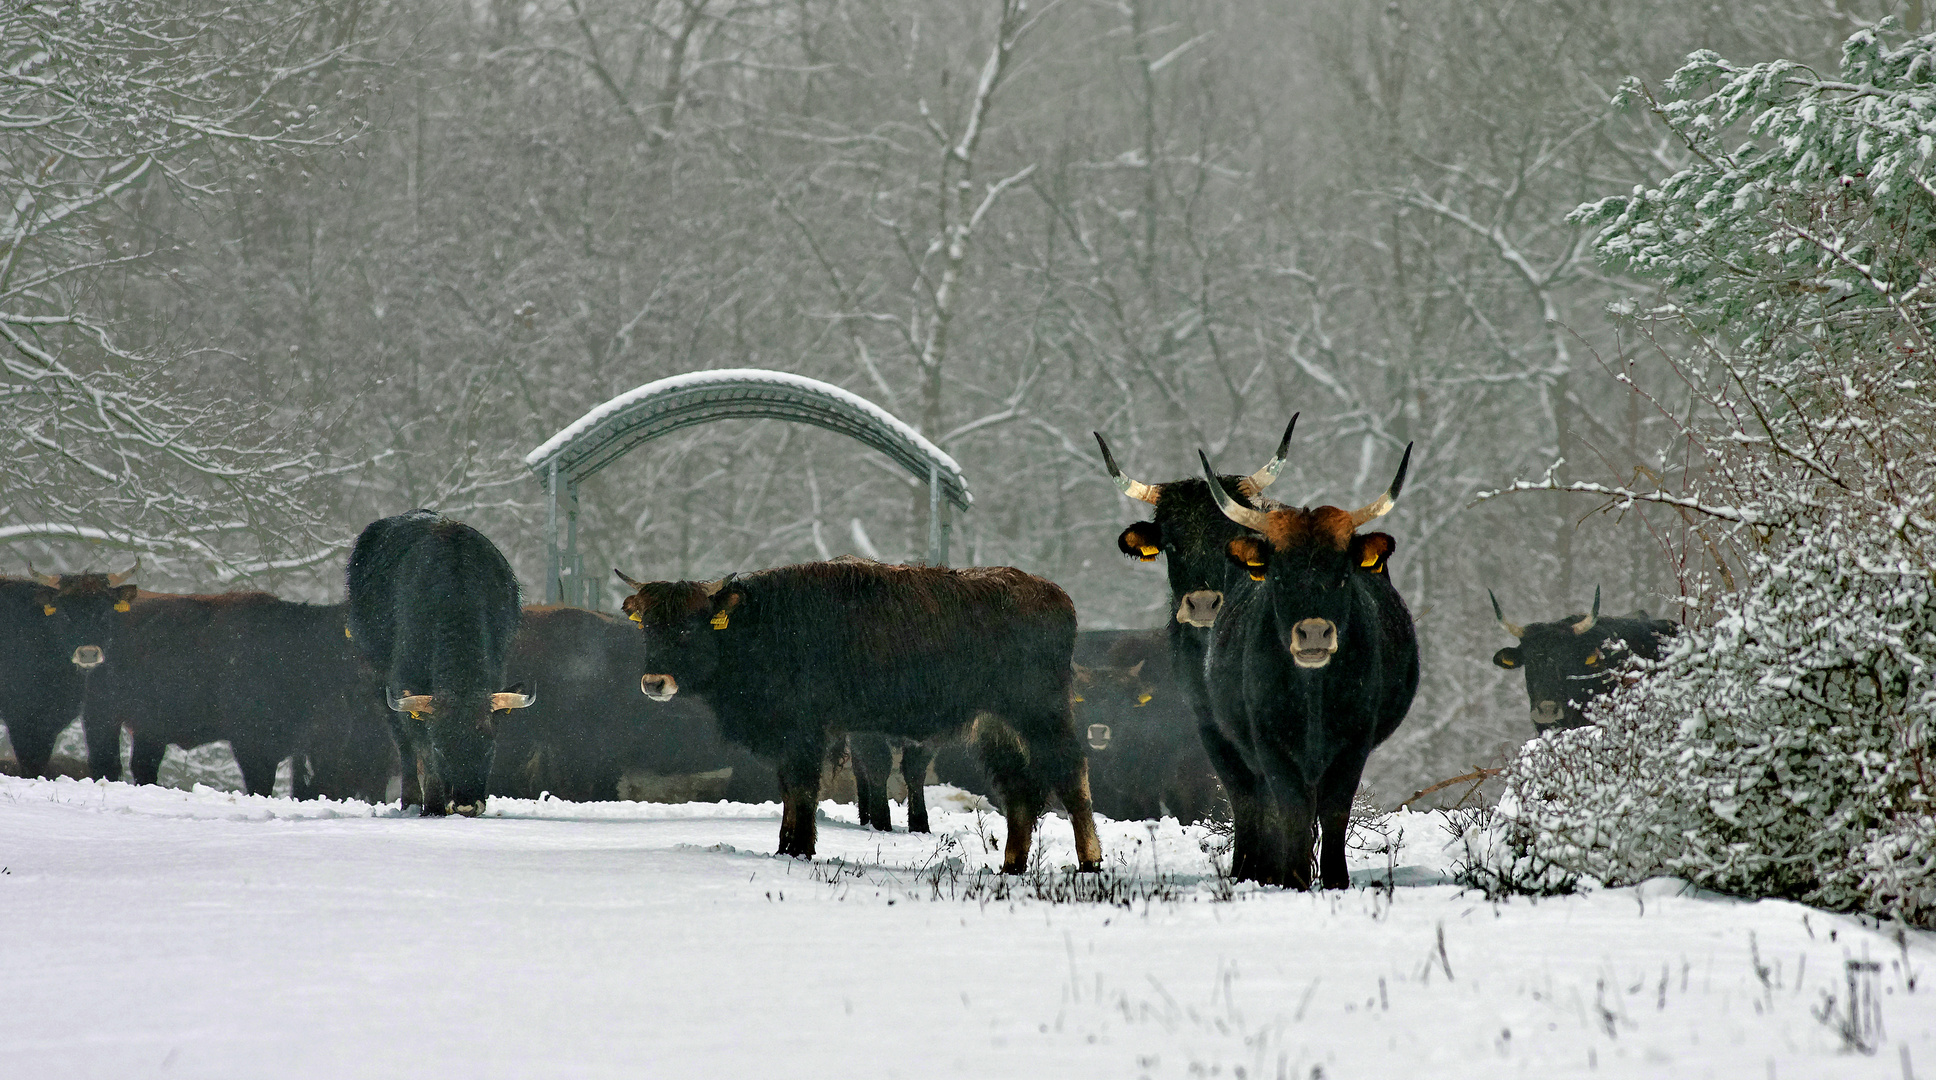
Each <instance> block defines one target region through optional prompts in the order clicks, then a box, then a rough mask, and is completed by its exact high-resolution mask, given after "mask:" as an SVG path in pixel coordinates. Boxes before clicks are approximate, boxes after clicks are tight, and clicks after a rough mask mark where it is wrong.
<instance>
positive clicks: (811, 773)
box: [619, 561, 1102, 873]
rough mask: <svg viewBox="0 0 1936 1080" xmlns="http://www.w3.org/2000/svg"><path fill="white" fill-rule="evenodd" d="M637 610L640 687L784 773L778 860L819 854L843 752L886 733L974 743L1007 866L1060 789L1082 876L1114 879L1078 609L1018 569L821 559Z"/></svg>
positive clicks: (653, 585) (1017, 859)
mask: <svg viewBox="0 0 1936 1080" xmlns="http://www.w3.org/2000/svg"><path fill="white" fill-rule="evenodd" d="M619 577H621V578H622V579H624V580H625V582H626V583H627V584H629V585H631V586H632V587H633V588H635V589H636V590H637V592H636V593H634V594H633V595H632V596H629V597H626V599H625V605H624V608H625V613H626V614H627V615H628V616H630V617H631V618H632V620H633V621H634V622H636V623H638V624H639V626H640V628H641V629H642V630H643V631H644V634H645V642H646V652H647V656H648V662H649V664H650V667H649V668H648V669H647V670H648V672H649V673H648V674H647V675H646V676H645V677H644V678H643V679H642V680H641V682H640V688H641V689H642V690H644V691H645V693H646V695H647V696H648V697H651V698H653V699H655V700H661V701H668V700H671V699H672V698H673V697H674V695H677V694H680V693H691V694H697V695H699V696H700V697H702V698H704V699H705V701H706V703H707V704H708V705H710V706H711V707H712V710H713V714H714V715H715V716H716V717H717V718H718V721H719V728H720V733H721V734H722V735H724V736H725V737H726V738H727V739H728V740H730V741H733V742H736V743H738V744H740V745H742V746H745V747H746V748H747V749H749V750H751V751H753V752H754V753H756V754H759V755H760V756H762V757H765V758H767V759H769V760H772V761H774V762H775V763H776V765H777V766H778V772H779V778H780V786H781V789H782V790H783V792H784V811H783V815H782V818H781V824H780V854H783V855H795V856H811V855H812V854H813V852H814V841H815V828H814V813H815V809H816V808H817V806H818V803H819V798H820V769H821V763H822V762H823V761H824V760H825V757H826V751H827V746H828V743H829V741H830V740H832V739H834V738H837V737H838V736H839V735H840V734H842V733H844V732H846V731H850V730H851V731H875V732H881V733H883V734H886V735H890V736H899V737H902V738H907V739H913V740H926V739H930V738H933V737H935V736H938V735H944V734H947V733H952V732H962V733H967V732H969V731H970V730H971V729H972V735H970V736H969V737H970V738H971V740H972V742H973V743H974V745H975V747H976V749H977V751H978V752H979V754H980V756H981V760H982V763H983V765H984V767H985V768H986V769H987V772H988V775H989V777H990V778H991V780H992V781H993V783H994V784H995V786H996V787H997V788H998V789H999V790H1000V792H1001V795H1002V805H1003V812H1004V815H1005V816H1006V818H1007V822H1008V842H1007V846H1006V848H1005V850H1004V854H1003V859H1002V869H1003V870H1004V871H1005V872H1008V873H1021V872H1022V871H1023V870H1024V869H1026V868H1027V865H1028V854H1029V846H1030V838H1031V834H1032V832H1033V830H1034V828H1035V822H1036V819H1037V817H1038V816H1039V815H1040V814H1041V812H1042V810H1043V808H1044V805H1045V803H1046V802H1047V799H1048V796H1049V794H1050V793H1051V792H1053V793H1054V794H1055V795H1056V796H1058V797H1059V798H1060V799H1061V800H1062V804H1063V807H1064V808H1065V809H1067V810H1068V812H1069V816H1070V820H1071V823H1072V825H1073V826H1074V829H1075V843H1076V855H1077V861H1078V864H1079V866H1080V868H1081V869H1084V870H1096V869H1100V868H1101V864H1102V847H1101V844H1100V843H1098V841H1097V839H1096V829H1095V821H1094V818H1093V816H1092V814H1091V812H1090V805H1089V778H1088V766H1087V763H1086V762H1085V761H1084V760H1083V756H1082V749H1081V746H1080V744H1079V743H1078V742H1077V740H1076V735H1075V729H1074V721H1073V719H1072V718H1071V715H1070V711H1069V708H1070V701H1069V693H1070V679H1071V670H1070V666H1069V664H1070V657H1071V654H1072V653H1073V651H1074V648H1075V636H1076V613H1075V605H1074V604H1073V603H1072V602H1070V600H1069V596H1068V594H1067V593H1064V592H1063V591H1062V590H1061V589H1060V588H1058V587H1056V585H1055V584H1054V583H1052V582H1049V581H1046V580H1044V579H1042V578H1039V577H1034V576H1032V575H1029V574H1025V573H1023V572H1022V571H1020V570H1016V569H1014V568H1012V567H972V568H967V569H960V570H950V569H945V568H935V567H913V566H884V565H880V564H876V563H866V562H858V561H851V562H845V561H843V562H828V563H807V564H804V565H800V566H787V567H780V568H777V569H772V570H761V571H756V572H754V573H750V574H736V575H733V576H731V577H727V578H723V579H721V580H718V581H712V582H693V581H673V582H638V581H633V580H632V579H631V578H629V577H626V576H625V575H624V574H623V573H620V574H619Z"/></svg>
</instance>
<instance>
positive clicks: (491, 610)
mask: <svg viewBox="0 0 1936 1080" xmlns="http://www.w3.org/2000/svg"><path fill="white" fill-rule="evenodd" d="M346 586H347V593H348V602H349V620H348V621H349V626H350V629H351V630H352V632H353V636H354V638H355V640H356V642H357V645H358V647H359V648H360V649H361V650H362V652H363V654H364V656H365V657H366V658H368V660H369V662H370V664H371V665H372V666H373V667H374V668H375V669H376V670H377V671H378V672H380V673H381V674H382V675H383V676H384V678H385V679H386V682H388V683H390V684H393V685H392V689H409V690H411V691H412V692H419V693H430V694H436V695H439V696H443V695H463V694H472V695H474V694H477V693H491V692H495V691H497V690H499V689H501V688H502V683H503V675H504V663H505V659H506V657H507V656H508V655H509V653H510V650H511V646H512V643H513V641H514V639H515V637H516V635H517V630H518V623H519V620H520V617H521V615H520V612H519V608H518V583H517V577H516V575H514V574H513V573H512V571H511V566H510V563H508V562H507V561H506V560H505V558H504V555H503V553H502V552H500V551H498V549H497V546H496V545H494V544H492V543H491V541H490V540H489V539H487V538H486V537H485V536H484V535H483V534H482V533H479V532H478V531H477V530H475V529H473V528H471V527H470V526H468V525H465V524H463V523H462V522H457V521H451V520H449V519H446V518H442V517H440V516H438V515H436V514H432V513H429V512H428V511H421V510H419V511H412V512H411V513H408V514H401V515H398V516H396V517H391V518H384V519H382V520H380V521H376V522H373V523H372V524H371V525H370V526H369V527H367V528H366V529H364V531H363V533H362V534H361V535H360V536H358V537H357V541H356V545H355V547H354V548H353V549H352V550H351V553H350V563H349V570H348V574H347V580H346Z"/></svg>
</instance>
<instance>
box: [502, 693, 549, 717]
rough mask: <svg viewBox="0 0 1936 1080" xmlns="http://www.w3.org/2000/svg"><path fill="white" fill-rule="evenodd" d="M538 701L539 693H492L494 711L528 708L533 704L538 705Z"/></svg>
mask: <svg viewBox="0 0 1936 1080" xmlns="http://www.w3.org/2000/svg"><path fill="white" fill-rule="evenodd" d="M537 703H538V695H536V694H509V693H506V694H492V695H491V711H492V712H499V711H501V710H504V709H528V708H530V707H531V706H533V705H536V704H537Z"/></svg>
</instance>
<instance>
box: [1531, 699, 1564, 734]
mask: <svg viewBox="0 0 1936 1080" xmlns="http://www.w3.org/2000/svg"><path fill="white" fill-rule="evenodd" d="M1559 722H1560V703H1559V702H1557V701H1542V702H1540V703H1539V704H1537V705H1535V706H1533V726H1534V727H1536V728H1538V727H1551V726H1553V725H1554V724H1557V723H1559Z"/></svg>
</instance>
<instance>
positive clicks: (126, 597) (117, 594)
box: [108, 585, 141, 611]
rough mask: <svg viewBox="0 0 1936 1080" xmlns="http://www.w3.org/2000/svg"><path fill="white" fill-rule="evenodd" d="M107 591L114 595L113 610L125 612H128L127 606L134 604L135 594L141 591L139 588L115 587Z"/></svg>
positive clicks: (137, 586) (136, 586)
mask: <svg viewBox="0 0 1936 1080" xmlns="http://www.w3.org/2000/svg"><path fill="white" fill-rule="evenodd" d="M108 591H109V592H111V593H113V594H114V610H116V611H126V610H128V607H129V605H131V604H133V603H134V596H135V594H136V593H138V592H140V591H141V586H139V585H116V586H115V587H114V588H112V589H109V590H108Z"/></svg>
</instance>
